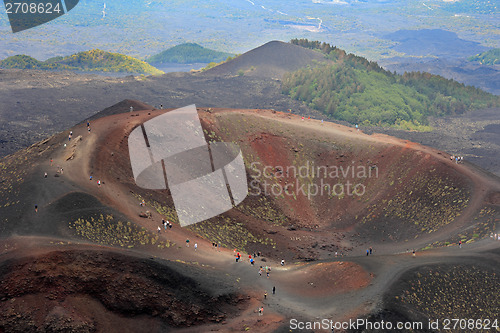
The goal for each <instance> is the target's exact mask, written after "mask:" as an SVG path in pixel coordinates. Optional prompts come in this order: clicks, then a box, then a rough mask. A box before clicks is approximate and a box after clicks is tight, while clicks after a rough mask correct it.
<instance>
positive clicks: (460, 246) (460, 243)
mask: <svg viewBox="0 0 500 333" xmlns="http://www.w3.org/2000/svg"><path fill="white" fill-rule="evenodd" d="M458 247H459V248H462V240H459V241H458Z"/></svg>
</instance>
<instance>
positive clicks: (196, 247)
mask: <svg viewBox="0 0 500 333" xmlns="http://www.w3.org/2000/svg"><path fill="white" fill-rule="evenodd" d="M194 250H195V251H196V250H198V243H194Z"/></svg>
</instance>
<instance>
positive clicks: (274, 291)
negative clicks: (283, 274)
mask: <svg viewBox="0 0 500 333" xmlns="http://www.w3.org/2000/svg"><path fill="white" fill-rule="evenodd" d="M274 294H276V286H273V295H274Z"/></svg>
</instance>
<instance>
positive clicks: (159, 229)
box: [158, 226, 161, 234]
mask: <svg viewBox="0 0 500 333" xmlns="http://www.w3.org/2000/svg"><path fill="white" fill-rule="evenodd" d="M160 232H161V228H160V226H158V234H160Z"/></svg>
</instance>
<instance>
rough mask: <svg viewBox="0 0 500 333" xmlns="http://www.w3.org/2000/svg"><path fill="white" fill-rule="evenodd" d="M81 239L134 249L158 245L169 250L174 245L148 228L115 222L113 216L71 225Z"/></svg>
mask: <svg viewBox="0 0 500 333" xmlns="http://www.w3.org/2000/svg"><path fill="white" fill-rule="evenodd" d="M69 228H70V229H73V230H75V232H76V234H77V235H79V236H80V237H83V238H85V239H88V240H90V241H92V242H95V243H99V244H106V245H111V246H121V247H128V248H132V247H134V246H138V245H143V246H145V245H156V246H158V247H159V248H161V249H163V248H168V247H170V246H173V245H174V244H173V243H171V242H170V241H168V240H166V241H163V240H160V239H159V237H158V236H157V235H154V234H153V233H152V232H151V231H149V230H147V229H146V228H142V227H139V226H137V225H135V224H133V223H131V222H127V223H123V222H121V221H115V220H114V218H113V216H112V215H106V217H104V216H103V215H102V214H101V215H100V216H99V218H97V219H94V218H93V217H92V218H91V219H90V220H85V219H81V218H80V219H78V220H76V221H74V222H72V223H70V224H69Z"/></svg>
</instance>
